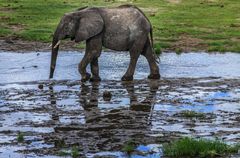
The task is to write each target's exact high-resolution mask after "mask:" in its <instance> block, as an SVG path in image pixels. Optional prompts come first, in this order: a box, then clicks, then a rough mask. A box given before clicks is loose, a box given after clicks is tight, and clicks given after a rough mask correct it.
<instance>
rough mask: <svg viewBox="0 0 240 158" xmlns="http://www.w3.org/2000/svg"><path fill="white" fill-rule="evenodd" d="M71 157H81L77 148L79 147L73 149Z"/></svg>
mask: <svg viewBox="0 0 240 158" xmlns="http://www.w3.org/2000/svg"><path fill="white" fill-rule="evenodd" d="M71 156H72V157H73V158H77V157H79V151H78V148H77V147H73V148H72V151H71Z"/></svg>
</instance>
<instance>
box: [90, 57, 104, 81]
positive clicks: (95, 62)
mask: <svg viewBox="0 0 240 158" xmlns="http://www.w3.org/2000/svg"><path fill="white" fill-rule="evenodd" d="M91 72H92V77H91V78H90V81H92V82H98V81H101V78H100V77H99V67H98V58H94V59H93V60H92V61H91Z"/></svg>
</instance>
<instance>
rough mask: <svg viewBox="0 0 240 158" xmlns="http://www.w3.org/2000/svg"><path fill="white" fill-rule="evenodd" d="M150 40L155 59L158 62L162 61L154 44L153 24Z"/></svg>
mask: <svg viewBox="0 0 240 158" xmlns="http://www.w3.org/2000/svg"><path fill="white" fill-rule="evenodd" d="M149 41H150V44H151V47H152V52H153V54H154V56H155V60H156V62H157V63H159V62H160V57H159V55H157V53H156V51H155V50H154V44H153V28H152V25H151V28H150V38H149Z"/></svg>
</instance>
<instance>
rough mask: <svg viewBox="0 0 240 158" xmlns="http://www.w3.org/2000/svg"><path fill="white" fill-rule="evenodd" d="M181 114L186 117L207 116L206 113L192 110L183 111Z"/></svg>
mask: <svg viewBox="0 0 240 158" xmlns="http://www.w3.org/2000/svg"><path fill="white" fill-rule="evenodd" d="M180 115H181V116H182V117H186V118H205V115H204V113H200V112H195V111H190V110H185V111H182V112H181V113H180Z"/></svg>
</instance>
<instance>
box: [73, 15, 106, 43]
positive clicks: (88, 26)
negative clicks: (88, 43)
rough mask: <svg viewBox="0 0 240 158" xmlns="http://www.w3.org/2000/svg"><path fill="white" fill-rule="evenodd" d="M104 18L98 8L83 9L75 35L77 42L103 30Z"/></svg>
mask: <svg viewBox="0 0 240 158" xmlns="http://www.w3.org/2000/svg"><path fill="white" fill-rule="evenodd" d="M103 25H104V22H103V19H102V17H101V15H100V14H99V13H98V11H96V10H87V11H83V12H82V13H81V16H80V22H79V27H78V28H77V33H76V37H75V41H76V42H81V41H85V40H87V39H89V38H91V37H93V36H95V35H97V34H99V33H100V32H101V31H102V30H103Z"/></svg>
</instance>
